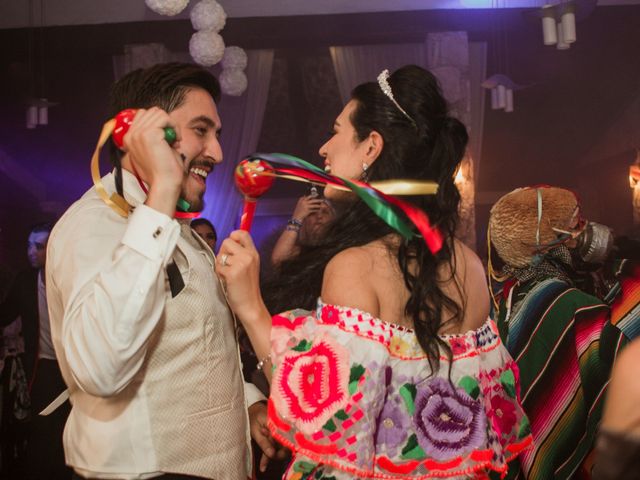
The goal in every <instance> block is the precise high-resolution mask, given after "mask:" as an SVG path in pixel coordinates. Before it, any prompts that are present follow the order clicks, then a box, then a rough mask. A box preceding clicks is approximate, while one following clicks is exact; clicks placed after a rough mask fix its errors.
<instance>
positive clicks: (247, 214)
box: [240, 197, 256, 232]
mask: <svg viewBox="0 0 640 480" xmlns="http://www.w3.org/2000/svg"><path fill="white" fill-rule="evenodd" d="M254 213H256V200H255V199H254V198H249V197H245V199H244V206H243V207H242V216H241V217H240V230H244V231H245V232H248V231H249V230H251V224H252V223H253V214H254Z"/></svg>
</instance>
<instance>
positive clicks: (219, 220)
mask: <svg viewBox="0 0 640 480" xmlns="http://www.w3.org/2000/svg"><path fill="white" fill-rule="evenodd" d="M247 56H248V65H247V69H246V71H245V73H246V75H247V79H248V81H249V86H248V88H247V90H246V92H245V93H244V94H242V95H241V96H239V97H230V96H223V97H222V100H221V102H220V105H219V106H218V113H219V114H220V118H221V120H222V135H221V138H220V144H221V145H222V151H223V154H224V160H223V162H222V163H221V164H219V165H217V166H216V168H215V169H214V172H213V173H212V174H211V176H210V177H209V180H208V185H207V193H206V194H205V208H204V210H203V212H202V216H203V217H204V218H207V219H209V220H210V221H211V222H212V223H213V224H214V225H215V227H216V230H217V233H218V238H219V239H220V240H222V239H224V238H226V237H227V236H228V234H229V233H230V232H231V231H232V230H233V228H234V227H235V223H236V220H237V218H238V216H239V213H240V210H241V208H242V197H241V196H240V194H239V193H238V192H237V190H236V188H235V184H234V181H233V171H234V169H235V166H236V165H237V164H238V162H239V161H240V160H242V159H243V158H244V157H245V156H246V155H248V154H250V153H254V152H255V150H256V146H257V144H258V140H259V138H260V131H261V130H262V119H263V116H264V110H265V107H266V104H267V97H268V95H269V82H270V80H271V69H272V66H273V50H248V51H247Z"/></svg>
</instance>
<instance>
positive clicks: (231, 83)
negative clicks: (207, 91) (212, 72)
mask: <svg viewBox="0 0 640 480" xmlns="http://www.w3.org/2000/svg"><path fill="white" fill-rule="evenodd" d="M219 80H220V88H221V89H222V93H224V94H225V95H231V96H233V97H238V96H240V95H242V94H243V92H244V91H245V90H246V89H247V85H248V81H247V76H246V75H245V74H244V72H243V71H242V70H223V71H222V73H221V74H220V78H219Z"/></svg>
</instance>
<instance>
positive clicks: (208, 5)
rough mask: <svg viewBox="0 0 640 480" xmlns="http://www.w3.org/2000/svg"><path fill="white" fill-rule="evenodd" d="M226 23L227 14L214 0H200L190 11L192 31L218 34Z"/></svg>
mask: <svg viewBox="0 0 640 480" xmlns="http://www.w3.org/2000/svg"><path fill="white" fill-rule="evenodd" d="M226 22H227V14H226V13H225V12H224V9H223V8H222V5H220V4H219V3H218V2H216V0H201V1H200V2H198V3H196V4H195V6H194V7H193V8H192V9H191V25H193V28H194V30H211V31H214V32H216V33H217V32H219V31H220V30H222V29H223V28H224V25H225V23H226Z"/></svg>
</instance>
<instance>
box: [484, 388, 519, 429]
mask: <svg viewBox="0 0 640 480" xmlns="http://www.w3.org/2000/svg"><path fill="white" fill-rule="evenodd" d="M490 403H491V409H490V410H489V412H487V413H488V416H489V418H490V419H491V423H492V424H493V429H494V430H495V431H496V433H497V434H498V437H499V438H500V439H502V438H503V437H504V436H505V435H509V434H510V433H511V431H512V430H513V427H514V426H515V424H516V420H517V418H516V408H515V406H514V404H513V400H509V399H508V398H504V397H503V396H501V395H498V394H496V395H493V396H492V397H491V400H490Z"/></svg>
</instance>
